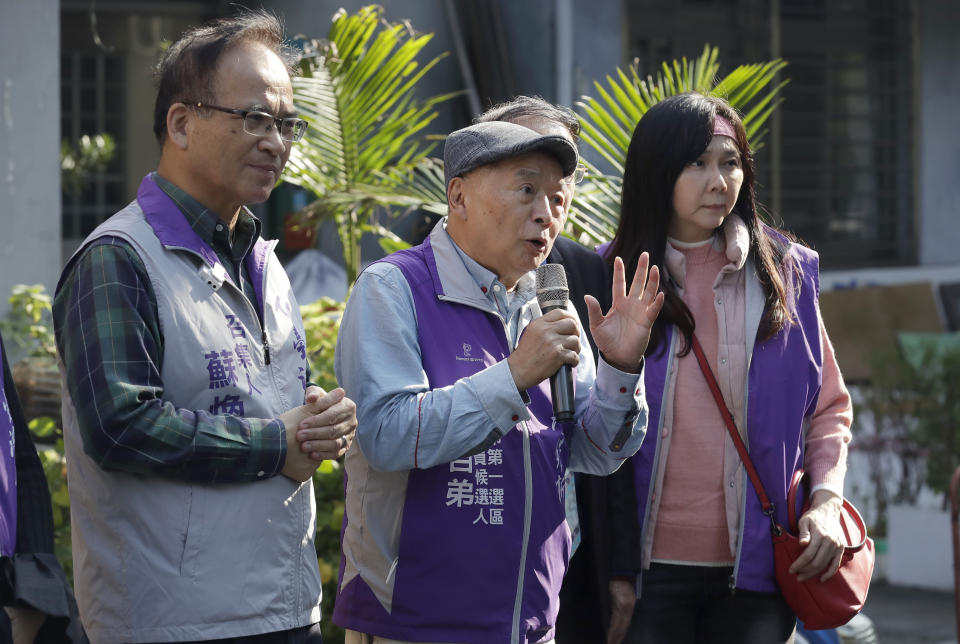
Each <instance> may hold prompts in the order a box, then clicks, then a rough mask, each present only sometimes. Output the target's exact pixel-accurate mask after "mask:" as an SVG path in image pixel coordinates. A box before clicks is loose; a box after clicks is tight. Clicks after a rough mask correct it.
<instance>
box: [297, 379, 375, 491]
mask: <svg viewBox="0 0 960 644" xmlns="http://www.w3.org/2000/svg"><path fill="white" fill-rule="evenodd" d="M304 401H305V403H304V404H303V405H301V406H300V407H296V408H294V409H291V410H290V411H288V412H285V413H284V414H281V415H280V420H281V421H283V424H284V427H285V428H286V433H287V460H286V461H285V462H284V465H283V469H282V470H281V474H283V475H284V476H286V477H288V478H291V479H293V480H295V481H300V482H303V481H306V480H307V479H309V478H310V477H311V476H313V473H314V471H316V469H317V467H318V466H319V465H320V463H321V461H324V460H326V459H336V458H340V457H341V456H343V455H344V454H346V453H347V450H348V449H349V448H350V445H351V443H353V437H354V435H355V434H356V431H357V406H356V404H355V403H354V402H353V401H352V400H350V399H349V398H347V397H346V394H345V393H344V391H343V389H341V388H339V387H338V388H336V389H334V390H333V391H330V392H325V391H324V390H323V389H321V388H320V387H316V386H311V387H308V388H307V391H306V393H305V395H304Z"/></svg>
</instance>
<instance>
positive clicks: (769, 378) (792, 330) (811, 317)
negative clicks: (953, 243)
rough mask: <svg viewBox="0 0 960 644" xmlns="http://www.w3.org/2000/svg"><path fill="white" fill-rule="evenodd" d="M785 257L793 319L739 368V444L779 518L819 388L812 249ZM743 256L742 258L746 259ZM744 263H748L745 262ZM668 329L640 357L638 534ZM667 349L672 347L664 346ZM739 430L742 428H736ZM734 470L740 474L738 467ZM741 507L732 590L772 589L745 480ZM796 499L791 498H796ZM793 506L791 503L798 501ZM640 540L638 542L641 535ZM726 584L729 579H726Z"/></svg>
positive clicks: (769, 555) (762, 519)
mask: <svg viewBox="0 0 960 644" xmlns="http://www.w3.org/2000/svg"><path fill="white" fill-rule="evenodd" d="M790 254H791V256H792V257H793V258H794V260H795V261H796V262H797V264H798V267H799V269H800V272H801V284H800V286H799V292H798V293H796V296H795V300H794V306H795V309H794V315H795V316H796V322H795V323H794V324H792V325H789V326H787V327H785V328H784V329H783V331H781V332H780V333H778V334H777V335H776V336H774V337H772V338H770V339H769V340H766V341H763V342H760V341H759V339H758V342H757V343H756V344H755V345H754V349H753V355H752V356H751V359H750V361H749V366H748V374H747V404H746V418H747V447H748V449H749V452H750V457H751V459H752V460H753V463H754V465H755V466H756V468H757V472H758V473H759V475H760V480H761V481H762V482H763V485H764V488H765V489H766V491H767V495H768V496H769V497H770V500H771V501H772V502H773V504H774V505H775V507H776V518H777V520H778V521H780V522H782V523H786V522H787V507H786V498H787V490H788V489H789V486H790V480H791V477H792V475H793V472H794V471H795V470H797V469H798V468H800V467H802V465H803V441H804V427H803V422H804V419H806V418H808V417H809V416H810V415H811V414H813V412H814V410H815V409H816V406H817V398H818V396H819V394H820V384H821V369H822V365H823V356H822V355H821V348H822V345H821V340H820V324H819V319H818V315H817V310H818V307H817V298H818V295H819V290H820V285H819V275H818V263H819V262H818V258H817V255H816V253H814V252H813V251H811V250H809V249H806V248H803V247H802V246H798V245H792V248H791V253H790ZM748 261H749V260H748ZM747 268H748V269H749V268H750V267H749V264H748V267H747ZM675 331H676V329H675V328H674V327H670V328H668V329H667V333H666V338H665V344H664V345H662V346H661V349H660V350H658V351H657V353H656V354H655V355H650V356H647V357H646V366H645V367H644V370H643V371H644V383H645V384H646V389H647V402H648V404H649V405H650V425H649V427H651V428H656V431H648V432H647V437H646V440H644V441H643V445H642V446H641V448H640V451H639V452H637V454H636V455H635V456H634V457H633V459H632V461H633V467H634V472H635V476H636V488H637V504H638V508H637V516H638V519H639V522H640V526H641V530H642V531H643V532H645V527H646V526H644V522H645V520H646V519H647V511H648V508H649V502H650V494H651V492H652V487H653V477H654V476H655V475H656V471H657V468H656V458H657V451H658V448H659V438H660V427H661V424H662V422H663V417H662V414H661V411H662V407H663V404H664V402H669V401H664V389H665V385H666V381H667V377H668V375H667V374H668V373H669V364H670V361H671V360H673V359H674V355H673V354H674V353H675V352H676V347H673V344H674V343H673V340H674V337H675V335H676V333H675ZM671 347H673V350H671ZM740 429H741V431H743V428H740ZM740 474H741V475H742V476H746V475H745V474H744V472H743V470H741V473H740ZM745 490H746V491H745V495H744V498H745V507H742V508H741V529H740V544H739V550H738V553H737V562H736V567H735V569H734V575H735V577H736V580H735V584H736V587H737V588H742V589H744V590H751V591H758V592H774V591H776V590H777V585H776V580H775V578H774V567H773V545H772V542H771V539H770V521H769V519H767V517H766V516H765V515H764V514H763V512H762V511H761V508H760V501H759V499H758V498H757V495H756V493H755V492H754V490H753V486H752V485H751V484H750V482H749V481H747V484H746V487H745ZM802 501H803V500H802V499H800V500H799V503H802ZM798 506H799V504H798ZM641 543H643V541H642V540H641ZM731 581H732V582H733V580H731Z"/></svg>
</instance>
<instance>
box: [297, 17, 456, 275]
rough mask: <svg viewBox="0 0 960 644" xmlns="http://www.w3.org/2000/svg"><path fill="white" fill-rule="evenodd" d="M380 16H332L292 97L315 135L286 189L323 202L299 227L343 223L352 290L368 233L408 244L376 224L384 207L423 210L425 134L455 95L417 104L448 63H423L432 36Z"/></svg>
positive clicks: (430, 168)
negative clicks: (421, 86) (421, 87)
mask: <svg viewBox="0 0 960 644" xmlns="http://www.w3.org/2000/svg"><path fill="white" fill-rule="evenodd" d="M382 11H383V10H382V9H381V8H380V7H376V6H368V7H364V8H362V9H360V10H359V11H357V12H356V13H354V14H348V13H347V12H346V11H344V10H342V9H341V10H340V11H338V12H337V13H336V14H334V17H333V22H332V25H331V27H330V32H329V33H328V35H327V39H326V40H325V41H312V42H311V43H310V44H309V45H308V46H307V48H306V51H305V56H304V58H303V61H302V63H301V68H302V75H301V76H300V77H299V78H297V79H296V80H295V81H294V89H293V93H294V102H295V104H296V105H297V108H298V109H299V111H300V113H301V114H303V116H304V118H305V119H307V120H308V121H309V123H310V127H309V129H308V131H307V134H306V136H304V138H303V140H302V141H301V142H300V143H299V144H298V145H296V146H294V148H293V151H292V153H291V155H290V161H289V163H288V165H287V172H286V174H285V180H286V181H288V182H290V183H292V184H296V185H299V186H302V187H303V188H306V189H307V190H309V191H310V192H311V193H312V194H313V196H314V197H315V198H316V199H315V200H314V201H313V202H312V203H310V204H309V205H308V206H307V207H306V208H305V209H304V211H302V213H301V217H300V221H299V224H300V225H317V224H318V223H319V222H320V220H321V219H323V218H326V217H332V218H334V219H335V220H336V222H337V229H338V231H339V235H340V240H341V242H342V244H343V254H344V261H345V264H346V272H347V284H348V285H352V284H353V282H354V280H355V279H356V276H357V273H358V272H359V268H360V238H361V236H362V235H363V233H365V232H372V233H374V234H377V235H379V236H380V237H381V243H382V245H384V247H385V248H386V249H387V250H394V249H396V248H398V247H400V246H402V245H403V242H402V241H401V240H400V239H399V238H397V237H396V236H395V235H393V233H391V232H390V231H389V230H388V229H387V228H386V227H385V226H383V225H382V224H380V223H378V221H377V220H376V219H375V215H376V212H377V207H378V206H390V205H402V206H408V207H415V206H419V205H420V199H419V198H418V197H417V194H416V190H415V188H412V187H411V185H414V186H416V185H419V183H422V182H423V181H425V180H429V178H430V177H432V176H433V175H434V174H435V171H434V166H435V163H436V162H435V161H433V160H430V159H429V158H428V157H427V155H428V154H429V153H430V152H431V150H432V148H433V146H432V145H425V144H424V141H423V139H422V138H421V133H422V131H423V129H424V128H425V127H426V126H427V125H428V124H429V123H430V122H431V121H432V120H433V119H434V118H435V117H436V116H437V112H436V110H435V107H436V106H437V104H438V103H441V102H442V101H445V100H447V99H449V98H451V97H453V96H455V94H444V95H440V96H433V97H430V98H427V99H425V100H418V99H417V98H415V97H414V87H415V85H416V84H417V83H418V82H419V81H420V79H421V78H423V76H424V75H425V74H426V73H427V72H428V71H430V69H431V68H432V67H433V66H434V65H436V64H437V62H439V61H440V59H442V58H443V56H444V55H445V54H442V55H440V56H437V57H436V58H433V59H432V60H430V61H429V62H427V63H426V64H421V63H420V62H419V60H418V58H417V57H418V55H419V54H420V52H421V50H422V49H423V48H424V46H426V44H427V43H428V42H429V41H430V39H431V38H432V34H426V35H416V34H415V33H414V32H413V30H412V28H411V27H410V25H409V24H406V23H400V24H390V23H387V22H386V21H385V20H383V18H382V16H381V14H382ZM441 176H442V175H441Z"/></svg>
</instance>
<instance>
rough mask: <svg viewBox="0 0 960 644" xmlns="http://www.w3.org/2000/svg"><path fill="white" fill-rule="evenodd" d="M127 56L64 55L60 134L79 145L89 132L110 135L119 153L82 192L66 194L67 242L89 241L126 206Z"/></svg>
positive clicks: (90, 133) (62, 58) (100, 54)
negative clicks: (108, 218)
mask: <svg viewBox="0 0 960 644" xmlns="http://www.w3.org/2000/svg"><path fill="white" fill-rule="evenodd" d="M123 64H124V60H123V57H122V56H120V55H112V54H107V53H79V52H68V51H64V52H63V53H62V54H61V56H60V100H61V111H60V119H61V121H60V132H61V134H60V136H61V138H62V139H63V140H65V141H67V142H68V143H71V144H74V145H75V144H76V142H77V141H79V140H80V137H81V136H83V135H84V134H88V135H91V136H92V135H94V134H104V133H105V134H109V135H110V136H112V137H113V140H114V142H115V144H116V152H115V154H114V156H113V158H112V159H111V160H110V162H109V163H108V164H107V166H106V167H105V168H103V169H101V170H99V171H96V172H94V173H93V174H92V175H91V176H90V177H88V179H87V180H86V181H84V182H83V184H82V186H81V188H80V189H79V190H77V191H72V190H64V192H63V211H62V213H63V214H62V217H63V220H62V225H63V233H62V234H63V239H64V240H65V241H68V242H75V241H79V240H82V239H83V238H84V237H86V236H87V235H88V234H89V233H90V232H91V231H92V230H93V229H94V228H96V226H97V225H98V224H99V223H100V222H102V221H104V220H105V219H106V218H107V217H109V216H110V215H112V214H113V213H115V212H116V211H118V210H120V209H121V208H122V207H123V206H124V205H125V204H126V197H127V195H125V194H124V191H125V184H124V174H123V167H124V165H123V162H124V151H125V145H124V140H123V137H124V119H125V114H124V111H125V110H124V93H123V77H124V75H123Z"/></svg>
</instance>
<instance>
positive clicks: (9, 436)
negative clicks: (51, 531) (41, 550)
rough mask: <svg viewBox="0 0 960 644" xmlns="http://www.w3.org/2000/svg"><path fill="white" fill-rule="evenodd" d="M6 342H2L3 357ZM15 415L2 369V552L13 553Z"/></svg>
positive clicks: (0, 515) (0, 490) (14, 543)
mask: <svg viewBox="0 0 960 644" xmlns="http://www.w3.org/2000/svg"><path fill="white" fill-rule="evenodd" d="M2 358H3V345H2V344H0V359H2ZM15 447H16V438H15V436H14V428H13V418H12V417H11V416H10V406H9V405H8V404H7V390H6V387H5V383H4V382H3V369H0V451H2V452H3V456H2V457H0V555H4V556H7V557H10V556H13V553H14V551H15V550H16V547H17V461H16V458H15V453H14V449H15Z"/></svg>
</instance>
